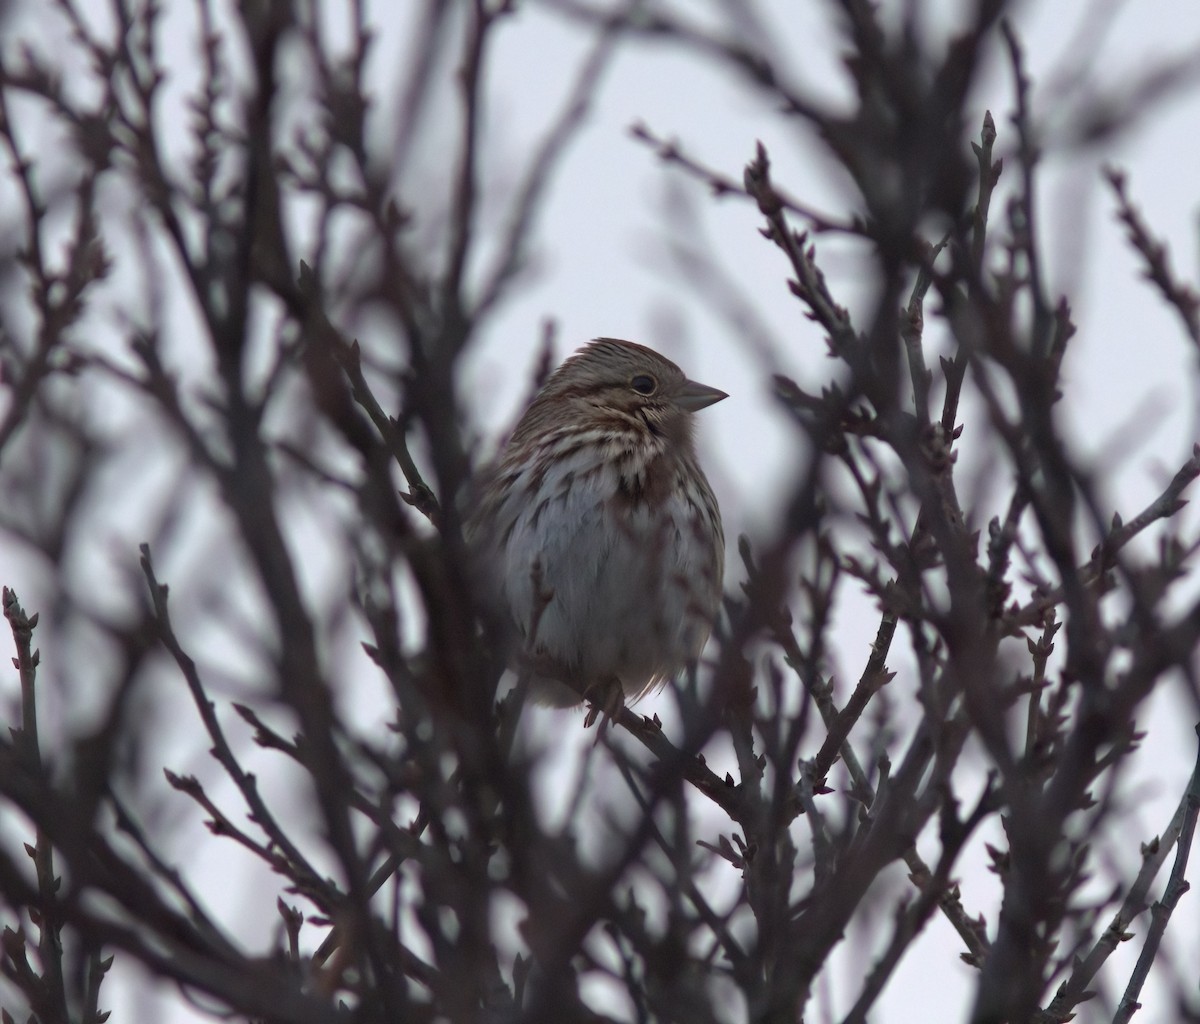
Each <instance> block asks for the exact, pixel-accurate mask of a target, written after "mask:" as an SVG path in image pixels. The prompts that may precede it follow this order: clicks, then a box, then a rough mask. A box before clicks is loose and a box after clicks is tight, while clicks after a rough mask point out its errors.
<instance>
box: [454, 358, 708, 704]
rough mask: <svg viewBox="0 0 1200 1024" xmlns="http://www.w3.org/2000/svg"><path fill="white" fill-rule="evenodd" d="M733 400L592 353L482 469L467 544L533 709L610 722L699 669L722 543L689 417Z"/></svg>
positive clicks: (570, 367)
mask: <svg viewBox="0 0 1200 1024" xmlns="http://www.w3.org/2000/svg"><path fill="white" fill-rule="evenodd" d="M727 397H728V395H727V394H726V393H725V392H723V391H720V390H718V389H717V388H714V387H709V386H708V385H706V384H700V383H698V382H696V381H694V380H689V379H688V377H687V376H686V375H685V374H684V372H683V371H682V370H681V369H680V368H679V367H678V366H677V365H676V364H675V363H673V362H671V361H670V360H669V359H667V358H666V357H664V356H662V355H660V354H659V353H658V352H656V351H654V350H653V349H651V348H647V347H646V346H644V345H639V344H636V343H634V342H631V341H624V340H620V339H617V338H597V339H596V340H594V341H592V342H591V343H589V344H587V345H585V346H584V347H582V348H581V349H579V350H578V351H577V352H575V353H574V354H573V355H571V356H570V357H569V358H567V359H566V360H565V361H564V362H563V363H562V364H561V365H560V366H559V367H558V368H557V369H556V370H555V371H554V372H553V373H552V374H551V375H550V376H549V378H548V379H547V380H546V382H545V384H544V385H543V386H542V387H541V389H540V390H539V391H538V393H537V394H536V395H535V397H534V398H533V400H532V402H531V403H530V404H529V406H528V408H527V409H526V410H525V411H524V413H523V414H522V416H521V417H520V419H519V420H518V422H517V424H516V427H515V428H514V429H513V431H512V434H511V436H510V437H509V439H508V441H507V443H506V444H505V445H504V446H503V448H502V450H501V451H500V453H499V455H498V456H497V457H496V459H495V460H494V461H493V462H492V463H491V465H490V466H489V467H488V468H487V469H485V470H484V472H483V474H482V484H481V487H480V488H479V491H478V493H479V499H478V502H477V505H476V507H475V508H474V509H473V510H472V511H471V512H470V513H469V518H468V539H469V541H470V543H471V546H472V549H473V550H474V551H476V552H477V554H478V559H479V561H480V563H481V565H482V566H483V570H482V575H483V578H484V580H485V582H484V584H483V585H484V587H485V590H486V592H487V594H488V599H489V601H490V603H491V604H492V606H493V607H495V608H497V609H498V613H497V614H498V617H499V619H500V620H501V621H502V622H503V623H504V626H505V630H506V634H507V638H508V640H507V644H506V647H507V648H508V650H507V659H506V660H507V662H508V664H509V667H511V668H513V669H514V670H515V671H516V673H517V675H518V678H519V679H521V680H523V681H524V682H526V683H527V685H528V688H529V693H530V695H531V697H532V699H533V700H534V701H536V702H538V703H541V704H548V705H553V706H558V707H569V706H572V705H579V704H581V703H582V702H583V701H585V700H588V701H591V702H593V704H594V705H595V706H598V707H603V708H604V709H605V711H606V712H611V711H612V710H613V709H614V708H620V707H622V706H623V705H624V704H625V703H627V702H632V701H635V700H637V699H638V698H640V697H642V696H644V695H646V694H647V693H650V692H652V691H654V690H656V689H658V688H660V687H662V686H663V685H664V684H665V683H666V682H667V681H668V680H669V679H671V678H673V677H674V676H676V675H677V674H678V673H679V672H680V671H681V670H682V669H684V668H685V667H687V666H688V665H690V664H693V663H694V662H695V661H696V660H697V659H698V657H699V655H700V652H701V650H702V648H703V647H704V645H705V643H706V641H707V639H708V636H709V633H710V632H711V630H712V627H713V624H714V621H715V619H716V616H717V612H718V609H719V607H720V601H721V594H722V589H721V588H722V582H723V575H724V562H725V538H724V533H723V529H722V525H721V513H720V509H719V507H718V505H717V499H716V497H715V496H714V494H713V491H712V488H711V486H710V485H709V482H708V479H707V477H706V476H705V475H704V471H703V470H702V468H701V466H700V463H699V460H698V459H697V455H696V443H695V415H694V414H695V413H697V412H699V411H700V410H702V409H705V408H708V407H709V406H711V405H714V404H715V403H717V402H720V401H721V400H723V399H725V398H727ZM589 720H590V719H589Z"/></svg>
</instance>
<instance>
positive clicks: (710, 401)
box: [675, 380, 729, 412]
mask: <svg viewBox="0 0 1200 1024" xmlns="http://www.w3.org/2000/svg"><path fill="white" fill-rule="evenodd" d="M728 397H729V396H728V395H727V394H725V392H724V391H718V390H717V389H716V388H710V387H709V386H708V385H707V384H700V383H697V382H696V381H694V380H688V381H684V383H683V389H682V390H681V391H680V392H679V395H678V396H677V397H676V399H675V401H676V403H677V404H678V405H679V406H680V407H681V408H683V409H685V410H686V411H687V412H699V411H700V410H701V409H707V408H708V407H709V406H710V405H716V404H717V402H719V401H720V400H721V399H722V398H728Z"/></svg>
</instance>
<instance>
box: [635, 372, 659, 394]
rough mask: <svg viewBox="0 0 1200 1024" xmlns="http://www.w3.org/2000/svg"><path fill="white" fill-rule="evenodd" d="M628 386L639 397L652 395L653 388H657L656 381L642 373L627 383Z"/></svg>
mask: <svg viewBox="0 0 1200 1024" xmlns="http://www.w3.org/2000/svg"><path fill="white" fill-rule="evenodd" d="M629 386H630V387H632V388H633V390H634V391H636V392H637V393H638V394H639V395H652V394H654V390H655V388H657V387H658V381H656V380H655V379H654V378H653V377H650V376H647V375H646V374H644V373H639V374H638V375H637V376H636V377H634V378H633V380H631V381H630V382H629Z"/></svg>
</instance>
